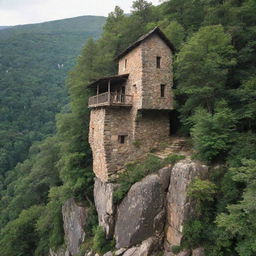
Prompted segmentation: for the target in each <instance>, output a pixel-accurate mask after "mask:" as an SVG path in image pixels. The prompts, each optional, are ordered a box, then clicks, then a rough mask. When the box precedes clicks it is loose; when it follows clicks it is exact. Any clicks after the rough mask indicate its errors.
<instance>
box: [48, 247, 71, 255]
mask: <svg viewBox="0 0 256 256" xmlns="http://www.w3.org/2000/svg"><path fill="white" fill-rule="evenodd" d="M49 256H70V253H69V251H68V250H67V249H65V248H64V247H61V248H59V249H58V250H57V251H56V252H54V251H53V250H52V249H50V252H49Z"/></svg>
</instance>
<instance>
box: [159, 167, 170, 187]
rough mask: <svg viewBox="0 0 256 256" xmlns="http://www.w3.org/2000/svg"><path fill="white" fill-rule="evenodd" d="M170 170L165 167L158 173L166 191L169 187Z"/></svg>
mask: <svg viewBox="0 0 256 256" xmlns="http://www.w3.org/2000/svg"><path fill="white" fill-rule="evenodd" d="M171 170H172V168H171V167H170V166H166V167H164V168H162V169H160V170H159V171H158V175H159V178H160V180H161V183H162V186H163V189H164V190H167V189H168V187H169V184H170V176H171Z"/></svg>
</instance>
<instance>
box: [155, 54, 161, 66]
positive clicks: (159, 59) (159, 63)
mask: <svg viewBox="0 0 256 256" xmlns="http://www.w3.org/2000/svg"><path fill="white" fill-rule="evenodd" d="M156 67H157V68H160V67H161V57H160V56H157V57H156Z"/></svg>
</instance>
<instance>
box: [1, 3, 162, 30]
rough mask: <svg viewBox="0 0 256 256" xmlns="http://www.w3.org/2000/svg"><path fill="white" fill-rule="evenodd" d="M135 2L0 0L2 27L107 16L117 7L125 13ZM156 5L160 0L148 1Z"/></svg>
mask: <svg viewBox="0 0 256 256" xmlns="http://www.w3.org/2000/svg"><path fill="white" fill-rule="evenodd" d="M132 2H133V0H0V26H8V25H20V24H31V23H39V22H43V21H50V20H59V19H64V18H71V17H77V16H82V15H97V16H107V15H108V13H109V12H111V11H113V10H114V8H115V6H116V5H118V6H120V7H121V8H122V9H123V10H124V11H125V13H129V12H130V10H131V6H132ZM148 2H151V3H152V4H154V5H157V4H159V0H148Z"/></svg>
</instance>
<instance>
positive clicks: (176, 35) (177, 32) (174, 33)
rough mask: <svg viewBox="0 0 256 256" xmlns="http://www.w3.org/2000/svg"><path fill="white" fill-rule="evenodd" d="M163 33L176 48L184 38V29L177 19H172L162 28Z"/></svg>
mask: <svg viewBox="0 0 256 256" xmlns="http://www.w3.org/2000/svg"><path fill="white" fill-rule="evenodd" d="M163 31H164V33H165V35H166V36H167V37H168V38H169V39H170V41H171V42H172V43H173V44H174V46H175V48H176V49H179V48H180V46H181V44H182V43H183V42H184V39H185V30H184V28H183V27H182V25H180V24H179V23H178V22H177V21H172V22H171V23H169V25H168V26H167V27H166V28H164V29H163Z"/></svg>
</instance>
